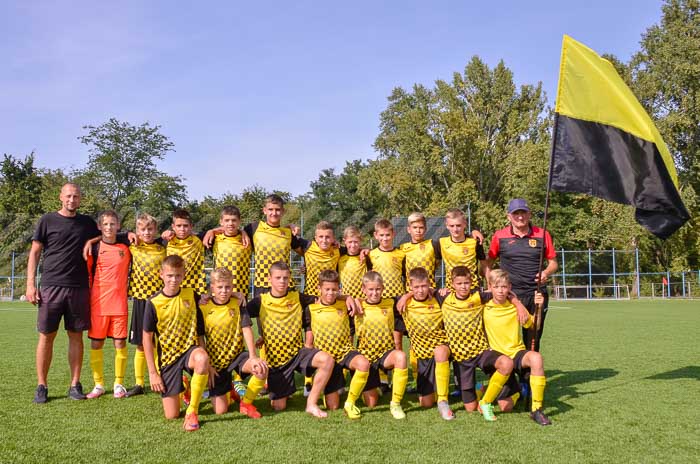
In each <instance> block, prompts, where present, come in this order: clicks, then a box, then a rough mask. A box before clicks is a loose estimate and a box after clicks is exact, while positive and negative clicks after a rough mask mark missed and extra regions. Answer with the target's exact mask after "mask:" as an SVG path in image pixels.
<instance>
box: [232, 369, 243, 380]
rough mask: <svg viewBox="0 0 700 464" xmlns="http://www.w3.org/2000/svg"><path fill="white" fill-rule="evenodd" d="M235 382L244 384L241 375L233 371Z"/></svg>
mask: <svg viewBox="0 0 700 464" xmlns="http://www.w3.org/2000/svg"><path fill="white" fill-rule="evenodd" d="M233 381H234V382H243V379H242V378H241V376H240V375H238V372H236V371H233Z"/></svg>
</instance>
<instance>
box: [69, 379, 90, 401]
mask: <svg viewBox="0 0 700 464" xmlns="http://www.w3.org/2000/svg"><path fill="white" fill-rule="evenodd" d="M68 398H70V399H72V400H86V399H87V396H86V395H85V393H83V386H82V385H81V384H80V382H78V383H76V384H75V385H73V386H71V387H70V388H69V389H68Z"/></svg>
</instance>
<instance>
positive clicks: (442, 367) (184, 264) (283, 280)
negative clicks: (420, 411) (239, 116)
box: [28, 195, 556, 431]
mask: <svg viewBox="0 0 700 464" xmlns="http://www.w3.org/2000/svg"><path fill="white" fill-rule="evenodd" d="M508 212H509V217H510V216H511V215H512V216H517V217H515V219H511V222H513V221H521V222H522V221H523V220H525V221H526V224H525V225H526V230H527V231H528V232H527V233H526V234H525V235H522V236H521V235H518V234H517V233H516V232H517V231H514V227H517V226H518V224H517V222H513V224H512V225H510V226H509V227H508V228H506V229H504V230H502V231H498V232H497V233H496V234H495V235H494V237H493V239H492V241H491V247H490V249H489V257H488V258H487V256H486V255H485V253H484V250H483V247H482V244H481V243H482V241H483V237H482V236H481V234H480V233H479V232H478V231H473V232H472V233H471V235H472V236H468V235H467V231H466V226H467V222H466V218H465V215H464V213H463V212H462V211H460V210H458V209H450V210H448V211H447V213H446V216H445V226H446V228H447V229H448V231H449V236H447V237H443V238H441V239H433V240H431V239H427V240H426V239H425V237H424V236H425V232H426V221H425V217H424V216H423V215H422V214H420V213H414V214H411V215H410V216H409V218H408V232H409V234H410V237H411V240H410V242H408V243H404V244H402V245H401V246H400V247H398V248H395V247H394V245H393V241H394V229H393V226H392V224H391V222H390V221H388V220H386V219H380V220H378V221H377V222H376V223H375V224H374V238H375V239H376V240H377V242H378V246H377V247H376V248H374V249H372V250H367V249H363V248H362V246H361V243H362V234H361V232H360V230H359V229H358V228H357V227H353V226H350V227H347V228H346V229H345V230H344V232H343V238H342V244H339V243H338V242H337V241H336V238H335V235H334V231H333V226H332V224H330V223H328V222H325V221H322V222H320V223H319V224H317V226H316V228H315V232H314V238H313V239H312V240H305V239H303V238H301V237H300V236H299V235H298V230H294V229H295V228H293V227H292V228H290V227H284V226H282V225H281V219H282V216H283V214H284V202H283V200H282V199H281V198H280V197H279V196H277V195H270V196H268V197H267V198H266V199H265V203H264V207H263V215H264V220H262V221H258V222H254V223H251V224H248V225H247V226H245V227H244V228H241V218H240V212H239V210H238V209H237V208H236V207H233V206H229V207H225V208H223V210H222V212H221V215H220V227H218V228H217V229H214V230H212V231H208V232H207V233H203V234H199V235H194V234H193V224H192V220H191V218H190V216H189V214H188V213H187V212H186V211H184V210H177V211H175V212H174V213H173V217H172V226H171V230H168V231H166V232H165V233H164V234H162V236H158V235H157V230H158V224H157V222H156V220H155V219H154V218H153V217H151V216H149V215H147V214H141V215H139V216H138V218H137V220H136V233H135V235H136V236H135V237H131V236H130V237H126V236H125V235H124V234H118V233H117V231H118V230H119V229H120V224H119V218H118V217H117V214H116V213H114V212H111V211H106V212H103V213H101V214H100V215H99V217H98V221H97V227H98V229H99V233H100V235H99V236H97V237H95V238H92V239H90V240H87V243H86V244H85V247H84V249H85V251H84V253H85V255H86V257H87V265H85V264H84V266H85V267H86V268H87V272H88V275H89V281H90V290H89V305H87V306H88V307H89V314H85V313H84V312H83V314H78V315H76V311H75V310H76V309H77V307H78V306H80V304H79V303H80V302H75V301H70V300H71V299H75V297H73V296H71V297H69V298H68V300H69V301H68V302H67V304H63V305H56V304H54V305H53V306H52V307H48V308H46V309H45V310H44V311H43V314H42V309H41V307H42V306H48V305H47V304H44V300H46V299H47V296H48V295H45V292H47V291H55V287H52V286H50V287H46V288H45V286H44V283H43V282H42V286H41V294H42V298H41V302H40V312H39V320H38V329H39V332H40V334H47V333H52V332H53V333H55V331H56V330H57V328H58V323H59V321H60V318H61V316H63V317H64V318H65V324H66V328H67V329H68V330H69V334H70V333H71V331H72V332H73V333H75V332H76V331H80V330H84V329H86V328H87V329H88V337H89V338H90V340H91V349H90V366H91V368H92V371H93V380H94V384H95V385H94V387H93V389H92V391H91V392H89V393H88V394H87V395H84V397H86V398H88V399H94V398H98V397H99V396H102V395H103V394H104V393H105V382H104V373H103V371H104V359H103V351H102V349H103V345H104V341H105V339H106V338H112V339H113V340H114V345H115V360H114V364H115V367H114V372H115V381H114V388H113V394H114V396H115V397H117V398H121V397H129V396H134V395H139V394H143V393H144V392H145V373H146V369H148V374H149V383H150V387H151V389H152V390H154V391H156V392H160V393H161V395H162V402H163V410H164V413H165V416H166V417H167V418H170V419H173V418H177V417H179V415H180V404H181V401H183V400H184V401H185V402H186V404H187V410H186V413H185V421H184V425H183V427H184V429H185V430H188V431H192V430H197V429H199V418H198V410H199V404H200V402H201V400H202V398H203V396H204V393H205V391H206V390H207V389H208V393H209V395H208V396H209V398H210V399H211V401H212V407H213V409H214V412H215V413H216V414H223V413H226V412H227V411H228V410H229V407H230V403H231V402H232V401H235V400H237V401H238V402H239V411H240V412H241V413H242V414H245V415H247V416H249V417H252V418H259V417H260V416H261V415H260V412H259V411H258V410H257V408H256V407H255V406H254V400H255V399H256V398H257V397H258V395H259V394H260V393H261V391H263V389H266V390H267V392H268V395H269V399H270V400H271V403H272V408H273V409H274V410H278V411H279V410H283V409H285V408H286V401H287V398H288V397H290V396H291V395H292V394H293V393H294V392H295V391H296V386H295V380H294V375H295V372H300V373H301V374H303V375H304V376H305V385H304V395H305V396H307V399H306V412H307V413H309V414H310V415H312V416H315V417H319V418H322V417H326V415H327V412H326V411H324V410H323V409H322V408H320V407H319V401H320V400H321V398H323V400H324V401H323V403H324V404H325V409H326V410H334V409H338V408H340V407H341V400H340V396H341V394H345V391H347V395H346V398H345V401H344V402H343V404H342V408H343V410H344V412H345V414H346V415H347V416H348V418H350V419H359V418H360V417H361V415H362V412H361V410H360V409H359V407H358V406H357V404H356V402H357V400H358V399H359V397H360V396H362V397H363V400H364V403H365V405H366V406H367V407H368V408H372V407H373V406H375V405H376V404H377V402H378V398H379V395H380V394H381V392H382V391H389V390H390V394H391V401H390V406H389V411H390V413H391V415H392V416H393V417H394V418H396V419H403V418H405V413H404V411H403V409H402V406H401V401H402V399H403V396H404V393H405V390H406V386H407V382H408V374H409V370H408V366H409V364H412V372H413V375H414V377H415V380H416V390H417V393H418V398H419V403H420V404H421V406H423V407H432V406H433V405H434V404H435V403H436V402H437V409H438V412H439V414H440V416H441V417H442V418H443V419H446V420H451V419H453V418H454V412H453V411H452V409H451V408H450V406H449V403H448V394H449V383H450V363H452V365H453V367H454V378H455V381H456V384H457V387H458V389H459V390H460V391H461V396H462V401H463V403H464V407H465V409H466V410H467V411H477V410H478V411H479V412H480V413H481V414H482V415H483V417H484V419H486V420H487V421H494V420H496V416H495V413H494V406H493V404H494V403H496V404H497V405H498V407H499V409H500V410H501V411H502V412H507V411H510V410H512V409H513V407H514V406H515V404H516V402H517V401H518V400H519V397H520V395H521V389H524V390H526V391H528V393H529V396H530V398H529V399H530V409H531V413H530V417H531V418H532V419H533V420H534V421H535V422H536V423H538V424H540V425H548V424H550V421H549V419H548V418H547V416H546V415H545V414H544V412H543V410H542V404H543V398H544V389H545V376H544V367H543V361H542V357H541V355H540V354H539V352H538V351H537V350H532V351H531V350H528V349H527V348H526V345H525V342H527V343H528V344H529V340H528V339H529V337H530V335H529V334H530V332H529V331H528V330H527V329H529V328H530V327H531V326H532V324H533V317H532V315H531V312H532V310H533V309H534V305H535V304H539V305H545V306H546V299H547V298H546V294H542V293H539V292H536V291H535V288H536V287H535V283H536V282H535V281H536V280H537V279H539V280H540V281H546V277H547V274H551V273H552V272H553V271H554V270H555V269H556V261H555V260H554V259H553V258H554V248H553V245H552V243H551V237H549V235H548V234H544V233H542V231H541V229H537V228H535V227H534V226H531V225H530V224H529V207H528V206H527V203H526V202H525V201H524V200H513V201H512V202H511V204H510V205H509V210H508ZM59 213H60V212H59ZM59 216H60V215H59ZM59 219H62V218H59ZM42 220H44V218H42ZM44 222H45V221H44ZM520 225H522V224H520ZM42 228H43V229H46V228H47V226H46V225H45V224H42V221H40V223H39V225H38V226H37V231H36V232H35V236H34V237H33V240H34V241H39V242H40V243H44V244H46V243H47V242H48V241H49V240H48V239H47V238H46V237H45V236H44V235H47V234H46V233H44V234H43V235H42V233H41V231H42V230H43V229H42ZM49 229H50V226H49ZM538 232H539V233H540V234H539V235H540V236H539V237H538V236H537V233H538ZM88 235H89V234H88ZM130 235H131V234H130ZM130 240H131V242H132V243H129V241H130ZM212 244H213V247H212V248H213V257H214V263H215V265H214V270H213V271H212V272H211V273H210V276H209V285H207V282H206V275H205V270H204V255H205V246H206V247H209V246H210V245H212ZM542 247H544V251H545V256H546V257H547V259H548V262H549V265H548V266H547V268H546V269H545V270H544V271H540V269H539V266H540V264H539V260H538V261H537V264H536V266H537V269H533V262H535V260H534V259H533V258H534V257H535V255H539V252H540V250H541V248H542ZM43 251H44V253H45V261H46V259H47V258H46V254H47V253H49V252H50V250H49V249H48V248H47V247H46V246H44V248H43ZM292 251H295V252H296V253H298V254H299V255H301V256H303V258H304V266H303V272H304V275H305V279H304V281H305V285H304V292H303V293H301V292H298V291H296V290H295V287H296V286H295V282H294V281H293V279H292V275H291V270H290V267H289V259H290V254H291V252H292ZM251 258H253V259H254V263H255V272H254V275H253V279H254V281H253V285H252V287H253V289H254V294H253V295H250V297H251V298H250V299H247V297H248V295H247V293H248V291H249V288H250V287H251V285H250V284H251V282H250V277H251V276H250V266H251ZM495 258H500V261H501V267H502V268H508V269H509V271H510V273H508V272H506V271H504V270H502V269H491V266H492V265H493V260H494V259H495ZM30 260H31V258H30ZM438 260H442V261H443V263H444V268H445V288H443V289H438V288H436V284H435V280H434V276H435V269H436V262H437V261H438ZM552 263H553V264H552ZM30 264H31V262H30ZM533 271H534V272H533ZM44 272H46V270H44ZM480 272H481V273H483V274H484V275H486V276H487V285H485V287H487V288H488V290H484V289H482V288H480V286H479V284H480V280H481V279H480ZM538 274H539V275H538ZM514 287H517V288H518V289H519V290H520V291H517V292H515V293H514V292H513V291H512V290H513V289H514ZM523 288H525V289H527V294H525V295H523V291H522V290H523ZM516 293H517V294H520V298H518V296H516ZM29 294H30V291H29V284H28V295H29ZM52 296H53V295H52ZM128 297H131V298H132V317H131V325H130V327H129V328H127V326H128V306H127V298H128ZM246 300H248V301H246ZM64 303H65V298H64ZM545 314H546V313H545ZM253 318H255V319H256V320H257V328H258V333H259V335H260V336H259V338H258V339H257V340H256V339H255V337H254V333H253V330H252V319H253ZM85 319H87V321H86V320H85ZM85 322H87V324H85ZM523 329H525V330H523ZM405 335H407V336H408V339H409V340H410V356H409V358H410V360H409V359H407V356H406V354H405V352H404V350H403V337H404V336H405ZM524 337H525V339H524ZM127 339H128V340H129V342H130V343H131V344H133V345H136V352H135V355H134V374H135V386H134V387H133V388H131V389H129V390H127V389H126V388H125V387H124V386H123V384H124V377H125V372H126V364H127V348H126V340H127ZM528 347H529V346H528ZM38 352H39V349H38V350H37V353H38ZM39 367H40V366H39V354H37V369H38V370H39ZM477 367H478V368H479V369H481V370H482V371H483V372H484V373H485V374H486V375H487V376H488V377H489V381H488V383H487V386H486V388H485V389H484V388H477V385H476V379H475V377H476V376H475V369H476V368H477ZM47 369H48V367H47ZM183 372H187V373H188V374H189V376H190V377H189V378H188V377H187V376H183ZM389 373H391V387H388V374H389ZM348 375H350V382H349V385H347V382H346V377H347V376H348ZM248 376H250V380H249V381H248V383H247V385H244V384H243V382H242V380H243V379H244V378H246V377H248ZM40 377H41V373H40ZM521 383H522V384H523V385H521ZM76 386H78V387H79V386H80V384H79V382H77V385H76ZM76 386H73V387H71V391H72V390H73V389H74V388H75V387H76ZM41 387H42V384H41V379H40V385H39V388H38V389H37V395H39V393H40V392H39V389H40V388H41ZM346 387H347V388H346ZM45 388H46V387H45V386H44V389H45ZM80 388H82V387H80ZM72 393H74V395H72V396H73V397H81V396H82V391H80V392H79V393H80V394H78V393H77V392H75V391H72ZM35 401H36V397H35ZM37 402H43V401H37Z"/></svg>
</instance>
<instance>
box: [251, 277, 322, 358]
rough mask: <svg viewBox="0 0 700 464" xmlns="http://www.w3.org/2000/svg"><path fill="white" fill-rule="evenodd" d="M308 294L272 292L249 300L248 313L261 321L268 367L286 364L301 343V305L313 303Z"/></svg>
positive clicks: (294, 354)
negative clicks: (278, 293)
mask: <svg viewBox="0 0 700 464" xmlns="http://www.w3.org/2000/svg"><path fill="white" fill-rule="evenodd" d="M314 300H315V298H314V297H308V296H306V295H304V294H300V293H299V292H296V291H294V290H289V291H288V292H287V293H286V294H285V295H284V296H280V297H275V296H272V293H271V292H268V293H263V294H262V295H260V296H257V297H255V298H253V299H252V300H250V302H249V303H248V306H247V308H248V314H249V315H250V317H257V318H258V319H259V320H260V328H261V330H262V336H263V339H264V340H265V356H266V357H267V363H268V365H269V366H270V367H279V366H283V365H284V364H286V363H287V362H288V361H289V360H290V359H292V358H293V357H294V356H296V354H297V353H298V352H299V350H300V349H301V347H302V346H303V336H304V334H303V325H302V321H303V311H302V307H303V306H306V305H309V304H311V303H313V302H314Z"/></svg>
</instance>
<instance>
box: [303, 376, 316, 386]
mask: <svg viewBox="0 0 700 464" xmlns="http://www.w3.org/2000/svg"><path fill="white" fill-rule="evenodd" d="M313 383H314V378H313V377H304V385H307V384H308V385H313Z"/></svg>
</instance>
